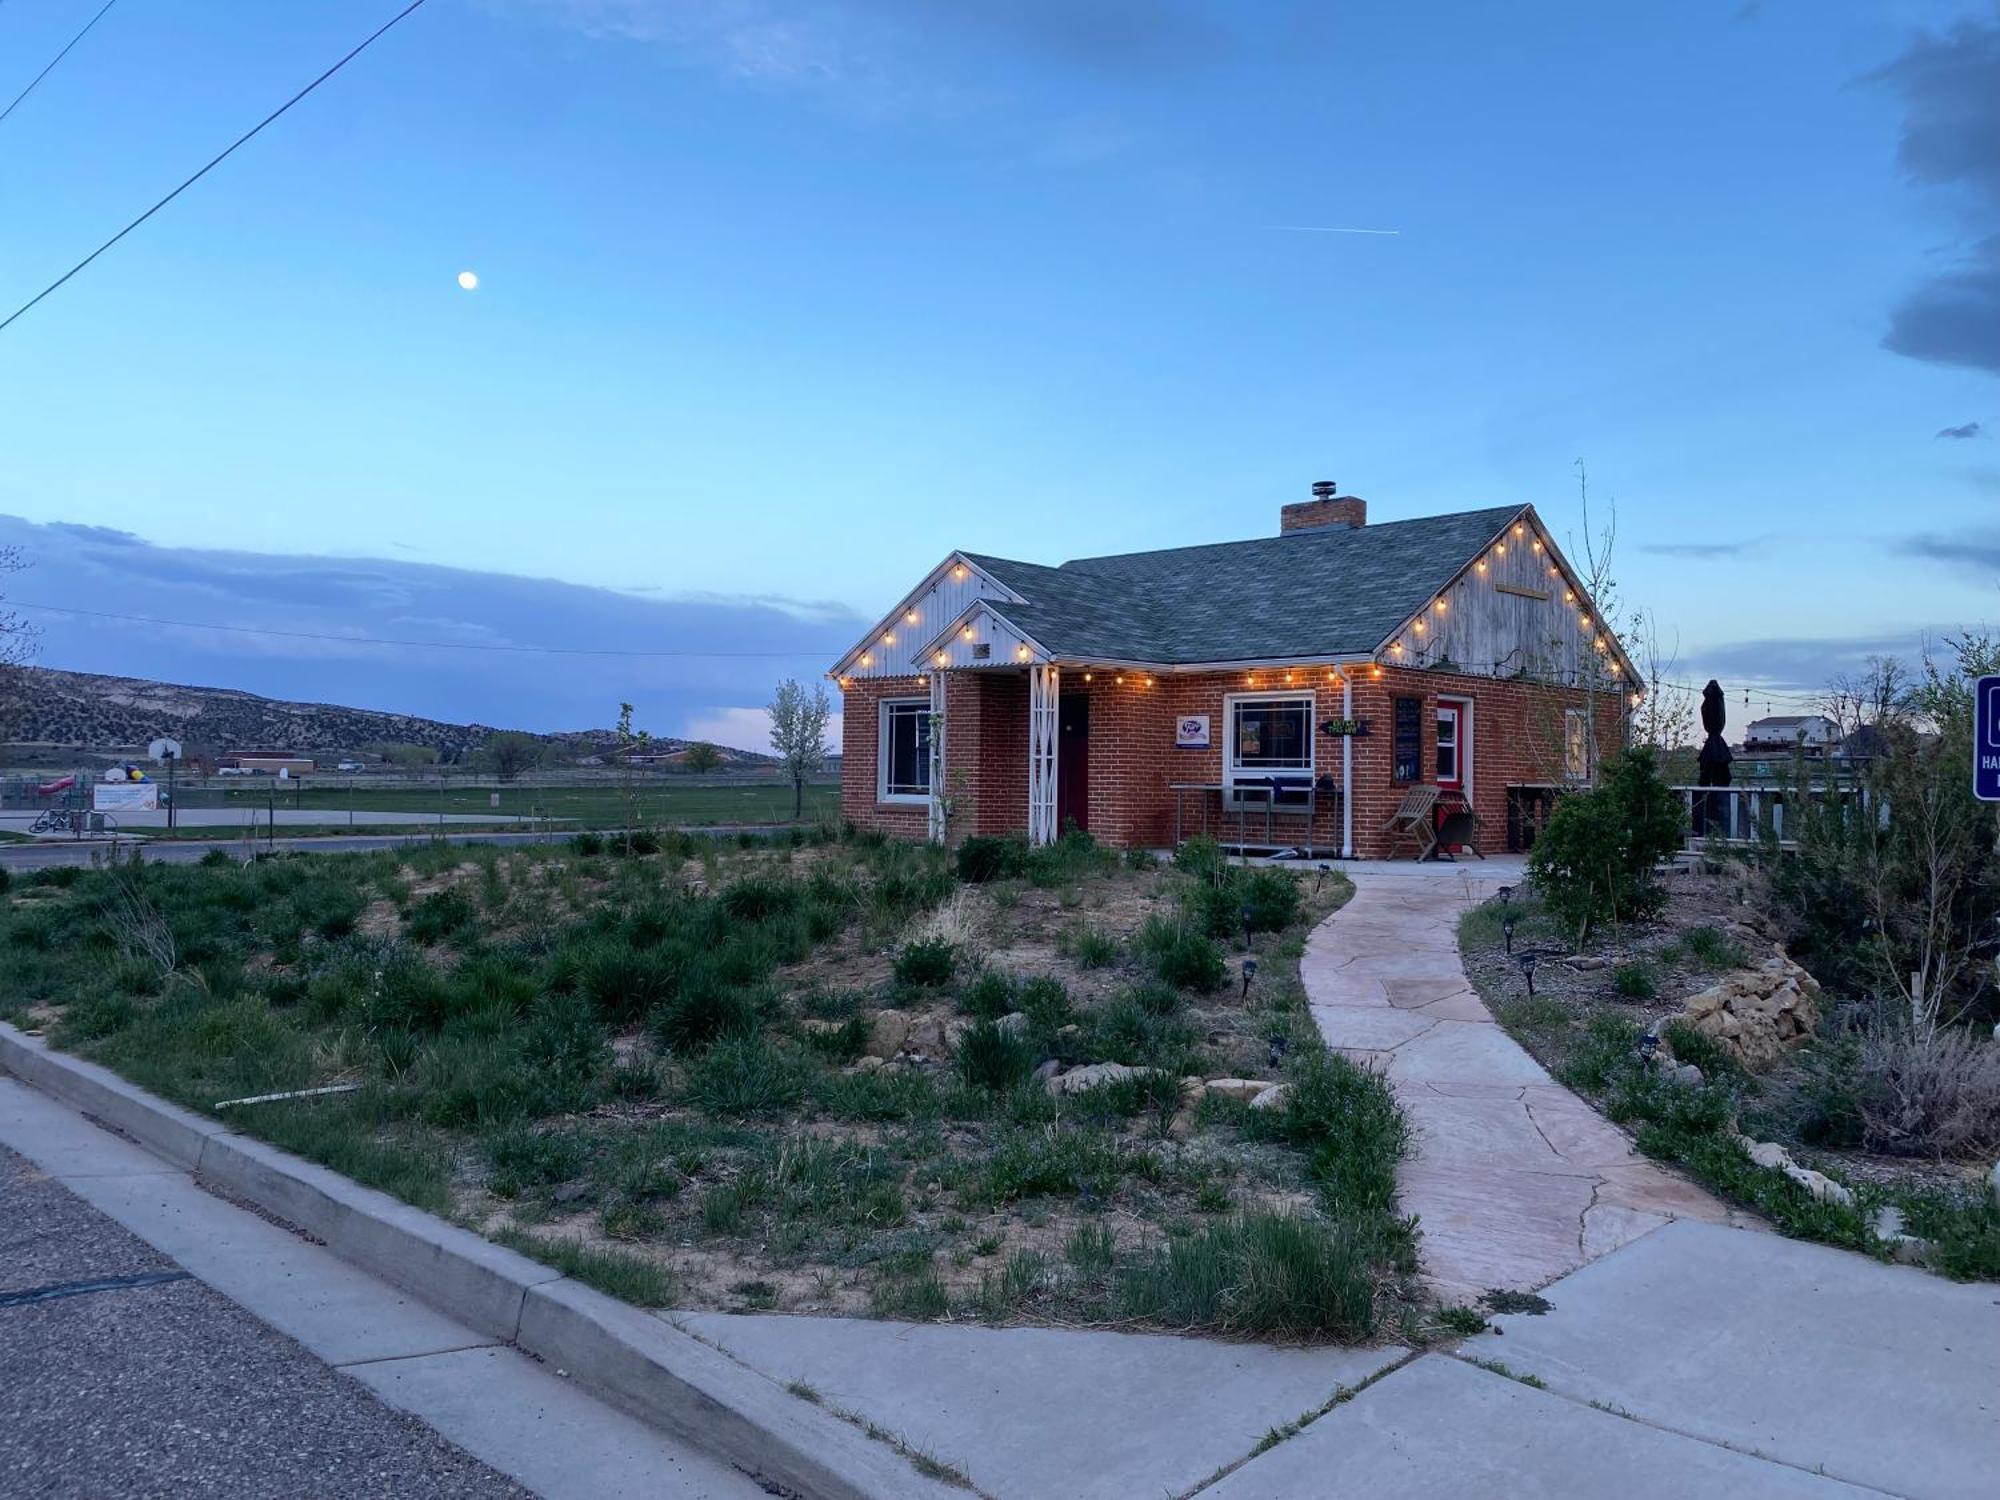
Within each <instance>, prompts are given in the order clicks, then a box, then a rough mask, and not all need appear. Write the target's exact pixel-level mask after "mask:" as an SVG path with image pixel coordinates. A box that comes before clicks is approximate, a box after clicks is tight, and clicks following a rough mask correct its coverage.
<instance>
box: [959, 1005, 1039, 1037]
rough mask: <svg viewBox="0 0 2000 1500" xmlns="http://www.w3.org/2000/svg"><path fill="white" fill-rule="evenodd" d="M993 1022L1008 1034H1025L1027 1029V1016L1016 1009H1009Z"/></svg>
mask: <svg viewBox="0 0 2000 1500" xmlns="http://www.w3.org/2000/svg"><path fill="white" fill-rule="evenodd" d="M960 1024H961V1026H962V1025H963V1023H960ZM993 1024H994V1026H995V1027H996V1028H997V1029H999V1030H1000V1031H1002V1032H1004V1033H1005V1034H1006V1035H1008V1036H1025V1035H1026V1034H1027V1031H1028V1018H1027V1017H1026V1016H1024V1015H1022V1014H1021V1012H1019V1011H1018V1010H1015V1011H1009V1012H1008V1013H1007V1014H1006V1015H1004V1016H1002V1017H1001V1018H1000V1019H999V1020H997V1021H995V1022H994V1023H993Z"/></svg>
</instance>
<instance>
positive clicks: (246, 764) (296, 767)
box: [215, 750, 314, 776]
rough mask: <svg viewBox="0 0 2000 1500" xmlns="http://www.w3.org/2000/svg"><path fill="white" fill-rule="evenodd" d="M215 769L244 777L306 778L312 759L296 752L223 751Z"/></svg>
mask: <svg viewBox="0 0 2000 1500" xmlns="http://www.w3.org/2000/svg"><path fill="white" fill-rule="evenodd" d="M215 765H216V769H217V770H227V771H238V772H241V773H242V774H244V775H246V776H276V775H278V774H279V773H281V772H282V773H283V774H285V775H287V776H307V775H310V774H311V773H312V771H313V769H314V762H313V758H312V757H311V756H310V755H306V754H304V753H302V752H300V751H297V750H225V751H224V752H223V753H222V754H221V755H220V756H218V757H217V758H216V762H215Z"/></svg>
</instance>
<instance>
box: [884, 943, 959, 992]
mask: <svg viewBox="0 0 2000 1500" xmlns="http://www.w3.org/2000/svg"><path fill="white" fill-rule="evenodd" d="M957 969H958V949H957V948H956V947H954V946H953V945H952V944H950V943H948V942H946V941H945V940H944V939H942V938H917V939H915V940H914V941H912V942H909V943H905V944H904V945H903V951H902V952H900V953H898V954H897V955H896V982H897V983H898V984H912V985H917V986H920V987H922V988H924V989H935V988H936V987H937V986H939V985H941V984H950V983H951V976H952V975H953V974H954V973H955V972H956V971H957Z"/></svg>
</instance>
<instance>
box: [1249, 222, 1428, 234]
mask: <svg viewBox="0 0 2000 1500" xmlns="http://www.w3.org/2000/svg"><path fill="white" fill-rule="evenodd" d="M1278 228H1280V229H1285V230H1289V231H1291V232H1292V233H1293V234H1401V233H1402V232H1403V231H1402V230H1400V229H1341V228H1337V227H1335V226H1333V225H1330V224H1280V225H1278Z"/></svg>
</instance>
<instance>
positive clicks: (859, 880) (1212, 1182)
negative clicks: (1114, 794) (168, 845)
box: [0, 829, 1425, 1341]
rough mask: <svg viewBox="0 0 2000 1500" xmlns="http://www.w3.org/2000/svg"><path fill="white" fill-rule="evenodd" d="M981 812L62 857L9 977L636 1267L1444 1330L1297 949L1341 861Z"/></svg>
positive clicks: (626, 1268)
mask: <svg viewBox="0 0 2000 1500" xmlns="http://www.w3.org/2000/svg"><path fill="white" fill-rule="evenodd" d="M969 842H971V843H973V844H974V846H975V847H973V848H970V849H961V850H960V851H959V860H958V862H957V863H956V864H955V863H954V861H953V860H951V859H950V858H948V857H947V856H946V855H945V854H944V853H943V852H942V851H939V850H935V849H929V848H921V847H913V846H906V845H897V844H889V843H885V842H883V841H880V840H875V839H868V838H856V839H853V840H840V839H837V838H834V837H832V836H831V835H828V834H824V833H809V832H807V831H806V830H803V829H801V830H797V831H795V832H793V833H791V834H788V835H783V836H776V837H772V838H769V839H762V838H753V837H749V836H743V837H739V838H738V839H736V840H734V841H729V842H718V841H715V840H712V839H705V838H695V837H690V836H679V837H676V836H673V835H665V836H658V835H649V836H646V837H643V838H641V839H640V840H639V841H638V844H637V849H636V851H635V852H632V853H622V852H620V851H619V849H618V846H617V845H616V844H615V843H607V841H605V840H601V839H597V838H595V837H585V838H580V839H578V840H576V841H575V842H574V843H573V844H571V845H567V846H562V847H556V848H545V847H536V848H521V849H510V850H505V851H502V850H498V849H493V848H479V847H462V848H454V847H449V846H418V847H413V848H411V849H407V850H396V851H389V852H383V853H378V854H357V855H315V854H298V855H280V856H277V857H275V858H270V859H266V860H263V861H259V862H257V863H255V864H252V865H248V866H243V865H238V864H236V863H234V862H233V861H231V860H229V859H227V858H226V857H221V856H218V857H215V858H213V859H212V860H205V861H204V862H202V863H201V864H199V865H193V866H168V865H148V866H143V867H137V868H131V869H123V868H121V869H116V870H98V871H79V870H59V871H47V872H40V873H38V874H36V875H33V876H29V877H26V878H24V879H21V880H18V881H15V882H14V883H13V884H12V886H11V889H10V890H9V891H8V892H7V895H6V897H5V898H4V928H0V1014H5V1015H6V1016H8V1017H9V1018H10V1019H13V1020H15V1021H16V1022H17V1023H19V1024H22V1025H25V1026H30V1027H34V1028H37V1029H42V1030H44V1031H45V1032H46V1033H47V1034H48V1035H49V1036H50V1037H51V1038H52V1039H53V1040H54V1041H55V1042H56V1044H57V1045H60V1046H63V1047H67V1048H70V1049H73V1050H75V1051H78V1052H80V1053H83V1054H85V1055H88V1056H91V1057H93V1058H96V1059H97V1060H99V1061H101V1062H103V1063H105V1064H107V1065H108V1066H110V1067H113V1068H115V1069H117V1070H118V1071H120V1072H122V1073H124V1074H125V1075H126V1076H128V1077H130V1078H132V1079H133V1080H135V1081H136V1082H139V1083H141V1084H143V1085H145V1086H147V1087H149V1088H152V1089H155V1090H157V1091H159V1092H161V1093H163V1094H166V1095H168V1096H169V1097H172V1098H174V1099H176V1100H179V1101H180V1102H182V1103H184V1104H187V1105H189V1106H191V1107H193V1108H195V1109H197V1110H201V1111H203V1112H210V1111H212V1110H213V1109H214V1106H215V1105H216V1103H217V1102H218V1101H220V1100H225V1099H231V1098H237V1097H242V1096H247V1095H252V1094H262V1093H269V1092H274V1091H279V1090H288V1089H303V1088H310V1087H315V1086H319V1085H324V1084H329V1083H341V1082H349V1083H358V1084H360V1085H361V1088H360V1089H359V1090H358V1091H356V1092H353V1093H348V1094H341V1095H332V1096H326V1097H322V1098H318V1099H300V1100H292V1101H283V1102H277V1103H271V1104H263V1105H257V1106H251V1107H247V1108H241V1109H233V1110H230V1111H227V1112H225V1113H226V1115H227V1117H228V1118H229V1119H231V1121H232V1123H236V1124H238V1125H240V1126H241V1127H242V1128H244V1129H247V1130H251V1131H255V1132H257V1133H258V1134H261V1135H263V1136H265V1137H266V1138H268V1139H270V1140H272V1141H274V1142H276V1143H277V1144H279V1145H282V1146H286V1147H288V1148H290V1149H292V1150H296V1151H298V1152H300V1153H302V1154H304V1155H306V1156H309V1157H312V1158H314V1159H316V1160H319V1161H322V1162H325V1163H327V1164H328V1165H330V1166H332V1167H334V1168H336V1169H338V1170H340V1171H343V1172H346V1173H348V1174H350V1175H352V1176H354V1177H356V1178H358V1179H360V1180H362V1181H365V1182H368V1183H371V1184H373V1185H375V1186H378V1187H381V1188H384V1189H386V1190H388V1191H390V1192H392V1193H395V1194H397V1195H398V1196H400V1197H402V1198H404V1199H406V1200H408V1201H410V1202H412V1203H416V1204H418V1205H420V1206H422V1207H425V1208H427V1209H430V1210H432V1211H435V1212H439V1213H443V1214H447V1215H450V1216H452V1217H453V1218H455V1219H457V1220H458V1221H460V1222H462V1223H465V1224H467V1225H469V1226H472V1227H474V1228H476V1229H478V1230H481V1231H483V1232H484V1233H486V1234H488V1235H490V1236H492V1237H493V1238H495V1239H498V1240H500V1241H502V1242H504V1243H507V1244H511V1245H515V1246H517V1247H519V1248H521V1249H523V1250H524V1251H526V1252H528V1253H530V1254H534V1255H537V1256H540V1257H542V1258H544V1259H546V1260H548V1261H550V1262H551V1263H552V1264H556V1265H560V1266H562V1267H563V1268H564V1269H565V1270H568V1271H571V1272H572V1273H573V1274H576V1275H578V1276H580V1277H583V1278H585V1279H587V1280H590V1281H592V1282H593V1283H594V1284H597V1285H599V1286H602V1287H604V1288H605V1289H607V1290H609V1291H611V1292H613V1293H614V1294H616V1295H620V1296H623V1297H626V1298H628V1299H630V1300H632V1301H634V1302H638V1303H641V1304H644V1305H664V1304H668V1303H671V1304H673V1305H676V1306H684V1307H709V1308H733V1309H749V1308H757V1309H773V1308H775V1309H780V1310H785V1311H794V1312H820V1313H842V1314H855V1313H859V1314H873V1315H878V1316H890V1317H899V1318H911V1319H932V1318H973V1319H980V1320H985V1321H989V1322H1010V1321H1019V1320H1025V1321H1056V1322H1061V1323H1064V1324H1094V1325H1119V1326H1128V1325H1129V1326H1146V1327H1154V1328H1171V1329H1189V1330H1203V1331H1207V1332H1212V1333H1217V1334H1223V1335H1230V1336H1244V1337H1263V1338H1276V1339H1286V1340H1306V1341H1313V1340H1317V1341H1326V1340H1333V1341H1354V1340H1365V1339H1369V1338H1373V1337H1377V1336H1396V1337H1402V1338H1409V1337H1413V1336H1420V1335H1422V1334H1423V1332H1424V1328H1425V1324H1424V1321H1423V1319H1424V1316H1425V1314H1424V1312H1423V1310H1422V1309H1421V1307H1420V1305H1419V1302H1418V1294H1417V1292H1416V1290H1415V1288H1414V1283H1413V1280H1412V1278H1413V1273H1414V1271H1415V1229H1414V1226H1413V1225H1412V1224H1410V1223H1408V1222H1406V1221H1404V1220H1402V1219H1401V1218H1400V1217H1399V1216H1398V1215H1397V1213H1396V1206H1395V1180H1394V1167H1395V1163H1396V1160H1397V1159H1398V1157H1399V1156H1400V1154H1401V1153H1402V1152H1403V1150H1404V1149H1405V1147H1406V1138H1405V1132H1404V1126H1403V1121H1402V1118H1401V1116H1400V1114H1399V1113H1398V1111H1397V1109H1396V1107H1395V1104H1394V1101H1393V1099H1392V1097H1391V1095H1390V1093H1389V1091H1388V1089H1387V1087H1386V1085H1385V1084H1383V1083H1382V1081H1381V1080H1379V1079H1377V1078H1375V1077H1373V1076H1371V1075H1369V1074H1367V1073H1365V1072H1363V1071H1361V1070H1360V1069H1357V1068H1355V1067H1353V1066H1351V1065H1350V1064H1348V1063H1346V1062H1345V1061H1343V1060H1341V1059H1339V1058H1337V1057H1334V1056H1332V1055H1331V1054H1329V1053H1328V1052H1327V1051H1326V1050H1325V1049H1324V1047H1323V1046H1321V1044H1320V1042H1319V1039H1318V1035H1317V1032H1316V1030H1315V1028H1314V1026H1313V1023H1312V1020H1311V1017H1310V1015H1309V1014H1308V1012H1307V1009H1306V1005H1305V996H1304V992H1303V989H1302V988H1301V986H1300V983H1299V979H1298V972H1297V966H1298V957H1299V954H1300V952H1301V951H1302V948H1303V942H1304V935H1305V933H1306V931H1307V930H1308V928H1309V927H1310V925H1311V924H1312V923H1313V922H1315V921H1317V920H1318V919H1319V918H1320V917H1321V916H1323V915H1324V914H1325V913H1326V912H1328V911H1330V910H1331V909H1332V908H1333V907H1334V906H1336V905H1337V904H1339V902H1341V901H1343V900H1344V899H1346V897H1347V895H1349V894H1350V893H1351V889H1352V888H1351V887H1350V886H1349V885H1348V884H1347V883H1346V882H1345V881H1344V880H1342V879H1340V878H1339V877H1337V876H1334V877H1315V876H1313V875H1311V874H1305V875H1299V874H1294V873H1292V872H1287V871H1281V870H1269V871H1258V872H1250V871H1245V870H1242V869H1240V868H1237V867H1234V866H1229V865H1227V864H1225V863H1224V862H1223V861H1222V860H1221V859H1220V857H1219V856H1218V855H1217V854H1216V852H1215V850H1214V848H1213V846H1212V845H1204V844H1200V843H1197V844H1196V845H1193V846H1191V848H1190V850H1188V851H1184V856H1185V857H1184V862H1183V864H1182V865H1181V866H1179V867H1162V866H1157V865H1155V864H1154V863H1153V862H1152V861H1151V860H1150V859H1145V858H1139V859H1134V860H1125V859H1121V858H1120V857H1119V856H1117V855H1115V854H1113V853H1111V852H1109V851H1106V850H1102V849H1099V848H1097V847H1096V846H1095V845H1093V844H1091V843H1090V842H1089V841H1088V840H1087V839H1078V840H1071V841H1066V842H1065V843H1064V844H1062V845H1060V846H1058V847H1056V848H1054V849H1051V850H1040V851H1032V852H1031V851H1028V850H1027V849H1025V847H1024V846H1021V845H1019V844H1014V843H1009V842H1006V841H969ZM961 871H962V872H963V873H964V874H965V875H966V876H969V877H971V879H969V880H967V879H961ZM1246 911H1247V912H1248V913H1249V918H1248V925H1249V926H1250V928H1251V929H1252V931H1251V932H1250V933H1249V934H1248V935H1247V937H1246V935H1245V934H1244V932H1243V931H1242V927H1243V925H1244V920H1245V919H1244V913H1245V912H1246ZM1246 956H1254V957H1255V958H1256V959H1257V960H1258V969H1257V973H1256V975H1255V977H1254V979H1253V980H1252V981H1251V982H1250V983H1249V984H1248V985H1247V986H1246V985H1245V984H1244V982H1243V980H1242V962H1241V961H1242V959H1243V958H1244V957H1246ZM1246 991H1247V993H1246ZM1096 1064H1114V1065H1117V1066H1115V1067H1112V1068H1110V1069H1107V1070H1103V1071H1102V1072H1098V1073H1081V1072H1078V1071H1076V1070H1077V1069H1080V1068H1082V1067H1084V1066H1088V1065H1096ZM1052 1070H1068V1071H1066V1072H1061V1073H1058V1075H1057V1079H1056V1081H1055V1082H1054V1083H1053V1084H1050V1083H1047V1082H1045V1081H1044V1080H1043V1078H1041V1077H1038V1076H1037V1074H1038V1072H1039V1073H1042V1074H1046V1073H1048V1072H1050V1071H1052ZM1217 1078H1236V1079H1257V1080H1265V1081H1279V1080H1283V1081H1285V1082H1287V1083H1288V1084H1289V1088H1288V1089H1287V1090H1286V1091H1285V1092H1283V1093H1282V1094H1281V1095H1280V1096H1278V1098H1277V1101H1276V1103H1275V1105H1274V1106H1273V1107H1267V1108H1263V1109H1253V1108H1251V1107H1250V1106H1249V1105H1248V1104H1247V1103H1246V1102H1244V1099H1243V1097H1240V1096H1241V1095H1243V1094H1245V1093H1246V1092H1247V1090H1246V1089H1244V1088H1242V1087H1238V1086H1232V1087H1230V1088H1228V1089H1211V1088H1207V1087H1206V1086H1205V1084H1204V1080H1212V1079H1217ZM1092 1079H1096V1080H1098V1081H1097V1085H1096V1086H1095V1087H1079V1085H1080V1084H1082V1083H1085V1082H1087V1081H1089V1080H1092Z"/></svg>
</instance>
